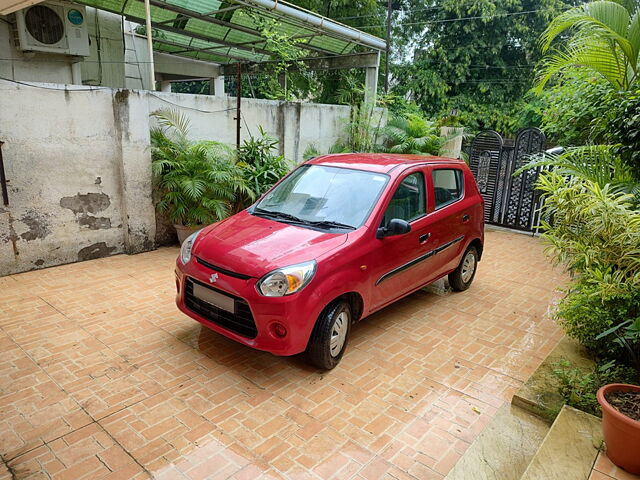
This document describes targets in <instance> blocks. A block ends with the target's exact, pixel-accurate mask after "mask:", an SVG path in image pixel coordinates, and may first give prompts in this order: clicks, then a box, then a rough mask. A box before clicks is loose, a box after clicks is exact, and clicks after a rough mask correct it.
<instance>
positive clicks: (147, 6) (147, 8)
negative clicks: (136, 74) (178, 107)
mask: <svg viewBox="0 0 640 480" xmlns="http://www.w3.org/2000/svg"><path fill="white" fill-rule="evenodd" d="M144 13H145V16H146V30H147V49H148V50H149V80H150V81H151V87H150V88H149V90H155V89H156V72H155V65H154V63H153V33H152V30H151V4H150V3H149V0H144Z"/></svg>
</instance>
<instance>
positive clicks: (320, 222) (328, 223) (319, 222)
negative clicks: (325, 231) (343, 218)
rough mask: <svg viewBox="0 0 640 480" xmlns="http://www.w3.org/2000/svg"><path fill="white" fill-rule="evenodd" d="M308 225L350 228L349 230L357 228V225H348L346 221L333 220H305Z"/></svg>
mask: <svg viewBox="0 0 640 480" xmlns="http://www.w3.org/2000/svg"><path fill="white" fill-rule="evenodd" d="M304 222H305V223H306V224H308V225H312V226H314V227H328V228H348V229H349V230H355V229H356V227H354V226H353V225H347V224H346V223H340V222H333V221H331V220H315V221H314V220H305V221H304Z"/></svg>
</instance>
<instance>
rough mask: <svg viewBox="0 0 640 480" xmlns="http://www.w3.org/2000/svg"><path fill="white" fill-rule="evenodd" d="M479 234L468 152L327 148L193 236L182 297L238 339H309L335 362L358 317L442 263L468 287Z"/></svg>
mask: <svg viewBox="0 0 640 480" xmlns="http://www.w3.org/2000/svg"><path fill="white" fill-rule="evenodd" d="M483 241H484V220H483V200H482V197H481V196H480V193H479V192H478V188H477V186H476V182H475V180H474V178H473V175H472V174H471V172H470V171H469V168H468V167H467V165H466V164H465V163H464V162H463V161H461V160H454V159H449V158H442V157H424V156H415V155H387V154H340V155H326V156H322V157H318V158H314V159H312V160H309V161H307V162H305V163H304V164H302V165H300V166H299V167H298V168H296V169H295V170H293V171H292V172H291V173H289V175H287V176H286V177H285V178H283V179H282V180H281V181H280V182H279V183H278V184H277V185H275V186H274V187H273V188H272V189H271V190H270V191H269V192H267V193H266V194H265V195H264V196H263V197H262V198H261V199H260V200H259V201H257V202H256V203H255V204H254V205H252V206H251V207H249V208H248V209H246V210H244V211H242V212H240V213H238V214H236V215H234V216H232V217H229V218H227V219H225V220H222V221H221V222H218V223H215V224H213V225H210V226H208V227H206V228H203V229H202V230H200V231H198V232H196V233H194V234H193V235H191V236H190V237H189V238H188V239H187V240H185V242H184V243H183V245H182V249H181V252H180V257H179V258H178V260H177V268H176V286H177V289H178V294H177V297H176V301H177V304H178V307H179V308H180V310H182V311H183V312H184V313H186V314H187V315H189V316H190V317H192V318H194V319H196V320H197V321H198V322H200V323H202V324H203V325H205V326H207V327H209V328H211V329H212V330H215V331H216V332H219V333H221V334H223V335H226V336H227V337H229V338H232V339H234V340H236V341H238V342H240V343H243V344H245V345H248V346H250V347H253V348H257V349H260V350H266V351H268V352H271V353H273V354H276V355H295V354H298V353H301V352H305V351H306V352H307V354H308V356H309V359H310V360H311V362H312V363H313V364H315V365H316V366H318V367H320V368H324V369H330V368H333V367H335V366H336V365H337V364H338V362H339V361H340V359H341V358H342V355H343V353H344V351H345V347H346V345H347V340H348V339H349V332H350V329H351V325H352V324H353V323H354V322H355V321H358V320H360V319H362V318H364V317H366V316H368V315H370V314H372V313H373V312H375V311H377V310H380V309H381V308H383V307H385V306H386V305H389V304H390V303H392V302H395V301H396V300H398V299H400V298H402V297H404V296H406V295H408V294H410V293H412V292H414V291H415V290H418V289H420V288H421V287H424V286H425V285H427V284H429V283H431V282H433V281H435V280H437V279H439V278H441V277H444V276H445V275H448V276H449V283H450V285H451V287H452V288H453V289H454V290H457V291H461V290H466V289H467V288H468V287H469V285H470V284H471V282H472V280H473V277H474V275H475V272H476V266H477V263H478V261H479V260H480V258H481V256H482V247H483Z"/></svg>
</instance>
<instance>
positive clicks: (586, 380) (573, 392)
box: [553, 360, 637, 416]
mask: <svg viewBox="0 0 640 480" xmlns="http://www.w3.org/2000/svg"><path fill="white" fill-rule="evenodd" d="M553 374H554V376H555V377H556V379H557V380H558V383H559V389H558V391H559V393H560V395H562V397H563V398H564V400H565V402H566V403H567V404H568V405H570V406H572V407H575V408H578V409H580V410H582V411H584V412H587V413H590V414H592V415H596V416H601V415H602V411H601V409H600V405H599V404H598V400H597V399H596V393H597V391H598V389H599V388H600V387H602V386H604V385H607V384H608V383H617V382H620V383H633V382H634V381H637V376H636V373H635V372H634V370H633V369H631V368H629V367H625V366H622V365H618V364H616V363H615V362H608V363H606V364H602V365H600V366H598V367H596V368H595V369H594V370H593V371H584V370H582V369H580V368H575V367H573V366H572V365H571V364H570V363H569V362H568V361H566V360H560V361H559V362H557V363H556V364H554V370H553Z"/></svg>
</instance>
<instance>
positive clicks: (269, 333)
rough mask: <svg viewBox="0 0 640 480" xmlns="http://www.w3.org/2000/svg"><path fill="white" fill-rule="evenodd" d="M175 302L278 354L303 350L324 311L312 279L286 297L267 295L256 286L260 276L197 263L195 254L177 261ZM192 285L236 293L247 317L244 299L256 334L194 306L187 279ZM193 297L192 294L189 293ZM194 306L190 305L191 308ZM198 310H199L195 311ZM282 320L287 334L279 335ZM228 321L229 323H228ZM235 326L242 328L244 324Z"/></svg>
mask: <svg viewBox="0 0 640 480" xmlns="http://www.w3.org/2000/svg"><path fill="white" fill-rule="evenodd" d="M175 273H176V289H177V294H176V304H177V306H178V308H179V309H180V310H181V311H182V312H184V313H185V314H187V315H189V316H190V317H191V318H193V319H195V320H197V321H198V322H200V323H201V324H203V325H205V326H206V327H208V328H210V329H211V330H215V331H216V332H218V333H221V334H222V335H225V336H227V337H229V338H231V339H233V340H235V341H237V342H240V343H242V344H244V345H247V346H249V347H252V348H255V349H258V350H264V351H267V352H271V353H273V354H275V355H283V356H286V355H295V354H298V353H301V352H303V351H304V350H305V349H306V348H307V343H308V341H309V336H310V335H311V331H312V329H313V326H314V324H315V321H316V319H317V318H318V315H319V314H320V312H321V311H322V306H323V305H322V302H321V300H320V298H318V297H317V296H316V295H315V294H314V289H313V281H312V282H311V283H310V284H309V285H307V286H306V287H305V288H304V289H303V290H302V291H300V292H298V293H295V294H293V295H289V296H285V297H264V296H262V295H260V294H259V293H258V291H257V290H256V283H257V281H258V279H256V278H249V279H242V278H235V277H232V276H229V275H226V274H224V273H222V272H217V271H215V270H212V269H211V268H209V267H206V266H204V265H202V264H200V263H198V262H197V261H196V259H195V256H194V257H192V259H191V261H190V262H188V263H187V264H186V265H183V264H182V262H181V261H180V259H178V260H177V261H176V271H175ZM216 273H217V276H216V277H215V282H214V283H212V282H211V281H210V280H211V276H212V274H216ZM188 279H191V280H189V283H190V285H193V283H194V281H195V283H197V284H200V285H203V286H208V287H210V288H211V287H213V288H215V289H216V290H217V291H219V292H220V293H224V294H226V295H228V296H231V297H235V298H236V300H238V301H237V302H236V313H238V308H239V307H240V308H241V309H242V310H243V314H244V315H243V317H247V315H246V314H247V312H246V311H245V308H244V306H243V303H245V304H246V305H248V308H249V309H250V314H248V316H252V317H253V322H254V323H255V330H256V332H257V333H256V334H255V336H254V337H253V338H251V337H250V336H251V335H252V333H250V330H249V329H246V330H245V332H246V333H245V334H244V335H242V334H239V333H236V332H234V331H232V330H231V329H230V328H225V326H223V324H224V321H223V322H220V321H215V320H214V321H212V318H211V316H209V315H207V312H206V310H204V309H201V308H195V307H194V305H193V303H192V302H189V301H187V300H186V299H185V296H186V295H185V293H186V288H187V280H188ZM189 298H191V297H189ZM190 307H191V308H190ZM196 310H198V311H196ZM276 323H280V324H281V325H283V326H284V327H285V328H286V335H285V336H284V337H279V336H277V334H276V332H275V331H274V325H275V324H276ZM228 325H229V324H228ZM236 330H239V331H242V328H240V329H238V328H236Z"/></svg>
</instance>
